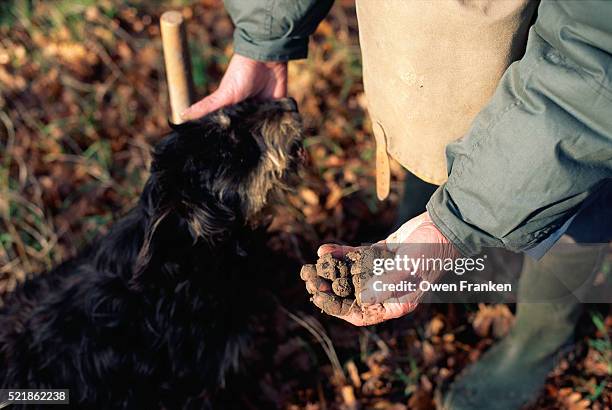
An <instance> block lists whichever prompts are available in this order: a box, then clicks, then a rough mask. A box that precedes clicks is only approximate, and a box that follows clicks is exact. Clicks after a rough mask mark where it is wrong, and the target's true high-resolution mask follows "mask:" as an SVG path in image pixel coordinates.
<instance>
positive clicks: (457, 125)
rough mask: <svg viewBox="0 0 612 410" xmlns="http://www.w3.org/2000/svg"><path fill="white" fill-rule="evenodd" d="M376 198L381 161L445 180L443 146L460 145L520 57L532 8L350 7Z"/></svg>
mask: <svg viewBox="0 0 612 410" xmlns="http://www.w3.org/2000/svg"><path fill="white" fill-rule="evenodd" d="M356 5H357V18H358V22H359V41H360V45H361V52H362V59H363V81H364V88H365V94H366V98H367V107H368V112H369V115H370V117H371V120H372V128H373V133H374V137H375V139H376V144H377V155H376V160H377V164H376V166H377V193H378V196H379V198H381V199H383V198H385V197H386V196H387V194H388V192H389V175H390V172H389V159H388V156H387V154H389V155H390V156H391V157H393V158H394V159H395V160H397V161H398V162H399V163H400V164H401V165H402V166H404V167H405V168H407V169H408V170H409V171H411V172H412V173H414V174H415V175H417V176H418V177H419V178H421V179H423V180H425V181H427V182H429V183H433V184H438V185H439V184H442V183H443V182H444V181H446V178H447V168H446V158H445V153H444V149H445V147H446V145H447V144H448V143H449V142H451V141H453V140H456V139H458V138H461V137H462V136H463V135H464V134H465V133H466V132H467V131H468V128H469V126H470V123H471V122H472V120H473V119H474V117H475V116H476V114H478V112H479V111H480V110H481V109H482V108H483V107H484V106H485V105H486V103H487V101H488V100H489V99H490V98H491V96H492V95H493V92H494V91H495V88H496V86H497V84H498V82H499V80H500V78H501V76H502V75H503V73H504V71H505V70H506V69H507V68H508V66H509V65H510V64H511V63H512V62H513V61H516V60H517V59H519V58H521V56H522V54H523V53H524V50H525V45H526V41H527V33H528V30H529V27H530V25H531V21H532V19H533V16H534V13H535V11H536V8H537V5H538V2H537V1H529V0H463V1H461V0H357V1H356Z"/></svg>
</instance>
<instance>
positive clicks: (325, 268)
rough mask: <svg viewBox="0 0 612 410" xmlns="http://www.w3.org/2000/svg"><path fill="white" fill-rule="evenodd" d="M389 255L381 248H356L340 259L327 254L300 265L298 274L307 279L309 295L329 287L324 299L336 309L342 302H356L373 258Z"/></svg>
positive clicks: (369, 275)
mask: <svg viewBox="0 0 612 410" xmlns="http://www.w3.org/2000/svg"><path fill="white" fill-rule="evenodd" d="M393 256H394V255H393V253H391V252H389V251H387V250H385V249H383V248H382V247H363V248H358V249H356V250H354V251H351V252H349V253H347V254H346V256H344V257H342V258H335V257H334V256H333V255H332V254H331V253H328V254H325V255H323V256H322V257H320V258H319V260H317V263H316V265H304V266H303V267H302V270H301V272H300V277H301V278H302V280H304V281H306V282H307V285H306V288H307V290H308V292H309V293H310V294H314V293H316V292H317V291H320V290H321V289H330V288H331V292H328V294H327V295H326V296H327V297H328V299H329V301H327V302H328V303H329V304H330V307H331V305H334V307H335V308H339V307H340V306H343V305H344V302H343V301H347V302H349V301H350V302H351V303H353V302H354V301H355V299H357V303H359V299H360V298H359V294H360V292H361V291H362V288H363V286H365V284H366V283H367V281H368V280H369V279H370V278H371V277H372V276H373V275H374V274H373V270H374V260H376V259H384V258H392V257H393ZM325 282H327V284H325ZM336 305H338V306H336ZM332 310H334V311H336V310H338V309H332ZM328 313H331V312H328Z"/></svg>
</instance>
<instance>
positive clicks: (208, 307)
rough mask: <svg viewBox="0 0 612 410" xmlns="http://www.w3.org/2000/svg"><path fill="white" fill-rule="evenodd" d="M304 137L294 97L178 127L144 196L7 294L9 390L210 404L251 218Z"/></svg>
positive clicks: (235, 329) (253, 241)
mask: <svg viewBox="0 0 612 410" xmlns="http://www.w3.org/2000/svg"><path fill="white" fill-rule="evenodd" d="M301 138H302V130H301V125H300V120H299V115H298V113H297V109H296V105H295V102H294V101H293V100H289V99H285V100H279V101H273V102H266V103H259V102H255V101H247V102H245V103H241V104H238V105H236V106H233V107H229V108H226V109H222V110H220V111H217V112H215V113H212V114H210V115H208V116H206V117H204V118H202V119H201V120H199V121H196V122H189V123H185V124H182V125H178V126H173V132H172V133H171V134H170V135H168V136H167V137H166V138H165V139H164V140H162V141H161V142H160V143H159V144H158V145H157V146H156V148H155V150H154V160H153V163H152V170H151V176H150V178H149V180H148V181H147V183H146V185H145V188H144V191H143V193H142V196H141V198H140V201H139V203H138V205H137V206H136V207H135V208H134V209H132V210H131V211H130V212H129V213H128V214H127V215H126V216H125V217H124V218H123V219H121V220H120V221H118V222H117V223H116V224H115V225H114V226H113V227H112V228H111V230H110V232H109V233H108V234H107V235H105V236H104V237H102V238H101V239H99V240H98V241H97V242H95V243H93V244H91V245H89V246H88V248H87V249H85V250H84V251H83V252H82V253H81V255H80V256H79V257H77V258H75V259H73V260H69V261H67V262H65V263H63V264H62V265H60V266H58V267H57V268H56V269H54V270H52V271H51V272H48V273H46V274H42V275H38V276H36V277H35V278H34V279H31V280H28V281H26V282H25V283H24V284H23V285H22V286H20V287H19V288H18V289H17V290H15V292H13V293H12V294H10V295H8V297H7V299H6V301H5V302H6V303H5V307H4V308H3V310H1V311H0V387H2V388H13V389H16V388H20V389H26V388H29V389H32V388H56V389H58V388H69V389H70V401H71V404H72V405H73V406H74V407H76V408H104V409H116V408H129V409H137V408H138V409H140V408H142V409H156V408H164V409H175V408H203V407H210V406H211V403H212V401H211V398H214V395H215V391H216V390H218V388H219V386H222V385H223V383H224V380H225V377H226V376H227V375H228V374H230V375H231V373H232V371H231V370H232V369H234V368H235V367H236V366H237V365H238V362H239V359H240V357H241V354H242V352H243V350H244V348H245V346H246V344H247V340H248V339H247V336H248V328H249V318H248V317H249V308H250V303H249V301H250V300H249V297H250V293H249V292H250V290H251V289H250V288H249V287H250V286H251V285H249V283H252V280H253V278H254V277H255V276H256V275H257V274H258V270H259V269H262V264H263V262H262V261H261V260H262V254H261V252H263V250H262V249H261V248H262V240H261V238H260V237H259V235H260V232H261V231H262V229H261V228H257V227H256V226H255V224H256V223H257V221H258V220H259V219H260V218H259V215H260V214H261V213H262V210H263V209H264V207H265V205H266V203H268V202H271V200H270V197H271V195H274V194H276V193H279V192H281V191H282V190H283V189H284V188H285V185H286V181H287V178H288V177H289V176H290V175H291V174H292V171H294V170H295V165H296V163H297V162H298V161H297V159H298V151H299V146H300V145H301V144H300V143H301ZM0 407H1V403H0Z"/></svg>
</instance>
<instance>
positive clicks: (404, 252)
mask: <svg viewBox="0 0 612 410" xmlns="http://www.w3.org/2000/svg"><path fill="white" fill-rule="evenodd" d="M372 246H373V247H377V248H379V249H381V248H382V249H384V250H386V251H390V252H391V255H394V257H395V258H394V259H397V258H398V257H399V258H400V259H401V260H403V259H405V257H406V258H411V259H414V260H416V259H423V258H436V259H437V258H441V259H443V260H444V259H446V258H452V259H454V258H457V257H459V256H460V255H459V253H458V252H457V251H456V250H455V248H454V247H453V245H452V244H451V243H450V242H449V241H448V239H446V237H444V235H442V233H441V232H440V231H439V230H438V228H436V226H435V225H434V223H433V222H432V221H431V218H430V217H429V214H428V213H427V212H425V213H423V214H421V215H419V216H417V217H415V218H413V219H411V220H410V221H408V222H406V223H405V224H404V225H402V226H401V227H400V228H399V229H398V230H397V231H396V232H394V233H392V234H391V235H389V237H388V238H387V239H386V240H384V241H381V242H379V243H377V244H374V245H372ZM363 249H364V247H360V248H354V247H348V246H340V245H333V244H326V245H322V246H321V247H320V248H319V250H318V252H317V253H318V255H319V256H323V255H325V254H328V253H331V254H332V256H333V257H334V258H340V259H341V258H344V257H345V256H346V255H347V253H349V252H351V251H356V250H363ZM442 273H443V272H442V271H437V270H434V269H431V268H430V269H423V268H419V269H416V270H415V271H414V272H411V271H410V270H403V269H402V270H394V269H392V270H388V271H386V272H385V273H384V276H371V278H370V279H369V280H367V281H366V283H365V285H364V286H363V288H362V290H361V291H360V290H358V289H357V290H355V294H356V295H355V296H356V299H348V298H340V297H338V296H336V295H334V293H333V292H332V291H331V286H330V285H329V282H327V281H325V280H323V279H322V278H306V288H307V289H308V291H309V293H312V294H313V297H312V301H313V303H314V304H315V305H316V306H317V307H319V308H321V309H322V310H323V311H325V312H326V313H328V314H330V315H332V316H336V317H338V318H341V319H344V320H346V321H347V322H349V323H352V324H353V325H356V326H366V325H373V324H376V323H380V322H384V321H386V320H389V319H395V318H398V317H400V316H404V315H406V314H408V313H410V312H411V311H413V310H414V309H415V308H416V306H417V305H418V303H419V300H420V299H421V298H422V296H423V292H422V291H420V290H419V288H418V283H419V282H420V281H422V280H427V281H429V282H435V281H437V280H438V279H439V278H440V276H441V275H442ZM303 279H304V278H303ZM376 280H379V281H380V280H382V283H385V284H392V283H393V284H395V283H401V281H408V282H413V283H415V287H416V290H415V291H413V292H407V291H404V292H398V291H388V290H384V291H375V290H374V289H373V287H372V284H373V282H374V281H376Z"/></svg>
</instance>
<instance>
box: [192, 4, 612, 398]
mask: <svg viewBox="0 0 612 410" xmlns="http://www.w3.org/2000/svg"><path fill="white" fill-rule="evenodd" d="M225 4H226V7H227V10H228V12H229V13H230V15H231V17H232V19H233V21H234V23H235V25H236V30H235V34H234V51H235V55H234V56H233V57H232V59H231V61H230V64H229V66H228V69H227V72H226V73H225V75H224V77H223V79H222V81H221V84H220V86H219V89H218V90H217V91H215V92H214V93H213V94H211V95H210V96H208V97H206V98H204V99H203V100H201V101H200V102H198V103H196V104H194V105H193V106H192V107H190V108H189V109H188V110H187V111H186V112H185V113H184V117H185V118H186V119H191V118H197V117H199V116H201V115H203V114H205V113H207V112H210V111H212V110H215V109H217V108H219V107H222V106H224V105H228V104H232V103H236V102H239V101H241V100H243V99H245V98H249V97H254V98H264V99H265V98H280V97H283V96H285V94H286V92H287V65H286V62H287V61H288V60H291V59H298V58H305V57H306V53H307V43H308V36H309V35H310V34H311V33H312V32H313V31H314V30H315V28H316V26H317V24H318V23H319V21H320V20H321V19H322V18H323V17H324V16H325V15H326V13H327V12H328V10H329V8H330V7H331V4H332V1H330V0H320V1H316V0H299V1H281V0H277V1H263V0H226V2H225ZM536 9H537V10H536ZM357 14H358V20H359V27H360V43H361V49H362V57H363V75H364V85H365V91H366V96H367V99H368V111H369V114H370V116H371V117H372V123H373V128H374V129H373V132H374V136H375V139H376V142H377V191H378V193H379V196H380V197H384V196H385V195H386V193H387V192H388V157H387V154H390V155H391V156H392V157H394V158H395V159H396V160H398V161H399V162H400V163H401V164H402V165H403V166H404V167H406V168H407V169H408V170H409V171H410V172H411V173H412V174H409V175H408V184H407V187H406V193H405V200H404V204H403V208H404V210H405V212H404V214H406V215H410V214H412V215H414V210H416V209H419V208H422V207H424V204H422V203H419V202H420V201H419V200H417V199H416V198H427V197H428V196H429V195H430V194H433V195H432V196H431V198H430V199H429V201H428V202H427V211H426V212H424V213H422V214H421V215H419V216H417V217H415V218H412V219H410V220H409V221H408V222H406V223H405V224H404V225H402V227H401V228H400V229H398V230H397V231H396V232H394V233H393V234H391V235H390V237H389V238H387V239H386V241H385V243H386V244H388V247H389V248H390V249H392V250H393V251H394V252H396V253H398V254H402V253H404V254H405V253H410V252H411V250H410V249H411V248H410V246H411V245H413V244H439V245H440V246H439V247H437V248H436V249H439V251H438V253H439V254H438V255H428V256H437V257H450V258H456V257H458V256H459V255H461V254H463V255H474V254H477V253H479V252H481V251H483V250H484V249H486V248H487V247H495V248H504V249H508V250H511V251H516V252H526V253H530V254H531V255H533V256H535V257H536V258H537V257H542V255H544V254H545V255H544V256H543V257H542V258H541V259H540V260H539V261H534V260H533V259H530V258H527V259H526V260H525V263H524V267H523V271H522V274H521V278H520V284H519V299H520V300H523V301H536V300H538V298H539V296H540V295H543V294H548V293H555V292H556V290H557V289H561V288H564V287H565V288H567V287H569V288H571V289H575V288H576V287H577V284H580V283H583V282H588V281H589V280H591V278H592V275H593V271H594V270H595V269H596V268H597V266H598V265H599V263H600V260H601V256H602V253H603V247H602V246H581V245H577V244H576V242H590V243H595V242H600V243H601V242H605V241H607V240H609V237H610V234H611V233H612V228H611V227H610V220H611V218H609V216H610V208H611V207H610V205H611V204H612V199H611V198H612V196H611V195H610V191H611V189H610V186H611V183H610V178H611V177H612V115H611V113H612V2H604V1H588V2H587V1H582V2H579V1H545V0H543V1H542V2H541V4H538V3H537V2H533V1H531V2H530V1H527V0H504V1H493V0H481V1H479V0H474V1H458V0H457V1H455V0H445V1H442V0H436V1H430V2H426V1H419V2H414V1H399V0H385V1H373V0H358V1H357ZM536 14H537V18H536ZM534 21H535V23H534ZM532 23H533V25H532ZM447 176H448V178H447ZM425 181H426V182H428V183H431V184H433V185H440V187H439V188H437V189H436V190H435V192H433V185H430V184H427V183H426V182H425ZM407 208H412V211H411V210H407V211H406V209H407ZM420 212H422V209H421V211H420ZM412 215H410V216H412ZM564 233H566V235H564V236H563V237H562V234H564ZM559 238H561V240H559ZM555 243H557V244H555ZM560 243H561V244H563V243H572V244H573V245H572V247H571V248H567V247H563V246H561V245H559V244H560ZM345 251H346V250H345V249H342V248H339V247H337V246H334V245H323V246H322V247H321V248H320V249H319V254H323V253H327V252H332V253H341V252H345ZM418 274H419V275H420V276H421V277H423V278H425V279H428V280H431V281H434V280H437V277H433V273H432V272H418ZM568 283H569V285H568ZM326 290H327V289H323V288H321V289H319V291H320V292H318V293H317V294H316V295H315V296H314V303H315V304H317V305H318V306H323V305H324V302H325V299H326V298H329V297H330V296H329V294H328V293H326ZM388 296H389V299H388V300H383V301H382V302H381V303H374V304H372V305H369V306H368V305H367V304H364V307H362V308H356V309H353V310H351V311H350V312H348V313H347V314H346V315H341V316H340V317H342V318H343V319H345V320H347V321H349V322H351V323H353V324H356V325H367V324H373V323H378V322H381V321H385V320H388V319H391V318H396V317H399V316H402V315H405V314H407V313H408V312H410V311H411V310H412V309H414V307H415V306H416V304H417V303H418V302H419V299H420V297H421V295H420V294H419V295H410V294H408V295H401V296H399V297H398V296H397V295H388ZM540 301H541V300H540ZM579 313H580V301H579V298H573V299H571V300H569V301H568V300H564V301H563V302H556V303H553V302H550V303H519V305H518V308H517V319H516V324H515V326H514V328H513V330H512V331H511V333H510V334H509V335H508V336H507V337H506V338H505V339H504V340H503V341H501V342H500V343H499V344H498V345H497V346H495V347H494V348H492V349H490V350H489V351H488V352H487V353H486V354H485V355H484V356H483V357H482V358H481V360H480V361H479V362H478V363H476V364H475V365H473V366H471V367H470V368H468V369H467V371H466V372H465V373H464V374H463V375H462V376H461V377H458V378H457V380H455V381H454V383H453V384H452V385H451V386H450V388H449V389H448V390H447V391H445V392H444V395H443V397H442V398H441V399H440V400H439V401H438V405H439V406H440V408H448V409H485V408H486V409H495V408H499V409H515V408H520V407H521V406H522V405H523V404H525V403H526V402H528V401H529V400H531V399H532V398H534V397H535V395H536V393H537V392H538V390H539V389H540V388H541V386H542V385H543V383H544V380H545V377H546V374H547V373H548V372H549V371H550V370H551V369H552V367H553V365H554V357H555V355H556V354H557V352H559V350H560V349H561V348H562V347H563V346H564V345H566V344H567V343H568V342H570V341H571V338H572V334H573V329H574V325H575V323H576V321H577V318H578V315H579ZM493 398H494V399H493Z"/></svg>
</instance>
